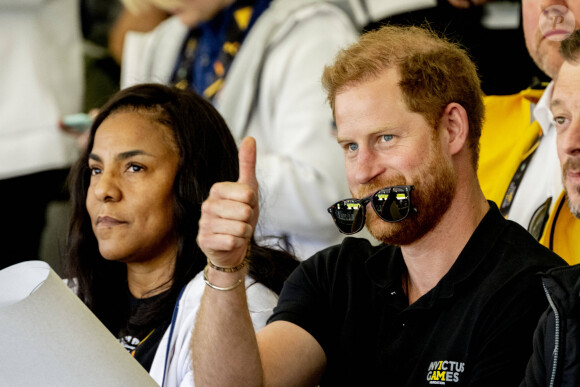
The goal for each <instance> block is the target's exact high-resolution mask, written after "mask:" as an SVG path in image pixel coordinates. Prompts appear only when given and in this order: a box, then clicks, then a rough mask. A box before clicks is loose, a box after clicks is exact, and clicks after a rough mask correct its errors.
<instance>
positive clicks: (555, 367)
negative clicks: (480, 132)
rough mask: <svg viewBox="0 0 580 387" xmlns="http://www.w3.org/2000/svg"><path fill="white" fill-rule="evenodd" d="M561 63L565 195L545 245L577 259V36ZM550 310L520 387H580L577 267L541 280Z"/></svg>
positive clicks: (558, 116)
mask: <svg viewBox="0 0 580 387" xmlns="http://www.w3.org/2000/svg"><path fill="white" fill-rule="evenodd" d="M560 53H561V54H562V57H563V58H564V63H563V64H562V67H561V68H560V72H559V74H558V79H557V80H556V83H555V85H554V92H553V95H552V100H551V103H550V110H551V111H552V114H553V115H554V125H555V126H556V132H557V135H556V144H557V150H558V158H559V159H560V165H561V167H562V183H563V185H564V191H563V192H562V194H561V195H560V197H559V198H558V201H557V202H556V207H555V209H554V211H553V212H552V213H551V214H550V219H549V220H548V227H547V229H546V232H547V233H548V237H549V241H550V243H552V244H553V245H554V247H557V248H558V249H559V250H562V251H565V252H566V254H568V256H572V257H576V258H577V259H576V260H579V259H580V243H579V238H578V237H579V236H580V30H576V31H575V32H574V33H573V34H572V35H571V36H570V37H568V38H567V39H566V40H563V41H562V45H561V46H560ZM542 282H543V285H544V289H545V290H546V295H547V297H548V299H549V301H550V308H549V309H548V310H547V312H546V314H545V315H543V316H542V319H541V320H540V322H539V324H538V329H537V330H536V333H535V336H534V354H533V355H532V357H531V359H530V362H529V364H528V368H527V370H526V378H525V380H524V382H523V383H522V386H546V385H550V386H577V385H579V384H580V353H579V352H578V340H579V339H580V335H579V333H578V332H580V330H579V328H580V318H579V317H578V316H579V315H578V311H579V310H580V297H579V296H578V295H579V294H580V264H577V265H574V266H570V267H561V268H555V269H552V270H550V271H548V272H547V273H545V274H544V275H542Z"/></svg>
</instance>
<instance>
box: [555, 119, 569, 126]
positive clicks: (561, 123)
mask: <svg viewBox="0 0 580 387" xmlns="http://www.w3.org/2000/svg"><path fill="white" fill-rule="evenodd" d="M554 122H556V124H558V125H564V124H565V123H566V118H564V117H554Z"/></svg>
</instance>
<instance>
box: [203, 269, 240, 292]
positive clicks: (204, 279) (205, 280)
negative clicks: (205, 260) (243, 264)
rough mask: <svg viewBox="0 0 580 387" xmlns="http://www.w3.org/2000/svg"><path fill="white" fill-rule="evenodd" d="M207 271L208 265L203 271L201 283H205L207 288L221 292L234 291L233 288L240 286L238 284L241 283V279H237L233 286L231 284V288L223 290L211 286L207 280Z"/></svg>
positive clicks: (219, 287)
mask: <svg viewBox="0 0 580 387" xmlns="http://www.w3.org/2000/svg"><path fill="white" fill-rule="evenodd" d="M208 269H209V265H206V266H205V269H203V281H204V282H205V284H206V285H207V286H209V287H210V288H212V289H215V290H222V291H228V290H234V289H235V288H237V287H238V286H240V284H241V283H242V279H241V278H239V279H238V281H237V282H236V283H235V284H233V285H232V286H228V287H225V288H223V287H221V286H216V285H214V284H212V283H211V282H209V280H208V279H207V271H208Z"/></svg>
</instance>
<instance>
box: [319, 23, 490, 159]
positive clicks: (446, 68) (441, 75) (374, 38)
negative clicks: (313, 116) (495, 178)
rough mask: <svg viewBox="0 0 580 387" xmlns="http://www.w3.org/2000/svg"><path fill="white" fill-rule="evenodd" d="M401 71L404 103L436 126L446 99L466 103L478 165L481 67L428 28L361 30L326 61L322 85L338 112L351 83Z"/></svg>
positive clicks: (469, 139)
mask: <svg viewBox="0 0 580 387" xmlns="http://www.w3.org/2000/svg"><path fill="white" fill-rule="evenodd" d="M391 68H394V69H396V70H397V71H398V72H399V75H400V78H401V80H400V82H399V87H400V88H401V92H402V95H403V98H404V100H405V104H406V105H407V107H408V108H409V110H411V111H412V112H415V113H419V114H421V115H422V116H423V117H424V118H425V119H426V121H427V122H428V123H429V124H430V125H431V126H433V128H437V127H438V125H439V122H440V119H441V116H442V114H443V111H444V110H445V108H446V107H447V105H448V104H450V103H452V102H456V103H458V104H460V105H461V106H463V108H464V109H465V110H466V112H467V117H468V121H469V134H468V140H467V141H468V146H469V148H470V149H471V151H472V162H473V166H474V168H475V169H477V161H478V157H479V138H480V137H481V127H482V124H483V119H484V106H483V92H482V90H481V84H480V80H479V76H478V74H477V69H476V66H475V64H474V63H473V61H472V60H471V59H470V57H469V55H468V54H467V52H466V51H465V50H463V49H462V48H460V47H459V46H458V45H457V44H455V43H452V42H450V41H448V40H447V39H445V38H442V37H440V36H438V35H437V34H436V33H435V32H433V31H432V30H430V29H428V28H422V27H415V26H405V27H400V26H389V25H387V26H383V27H381V28H379V29H377V30H373V31H370V32H367V33H365V34H363V35H362V36H361V37H360V38H359V40H358V41H357V42H356V43H354V44H352V45H351V46H349V47H347V48H345V49H343V50H341V51H339V53H338V54H337V56H336V58H335V61H334V63H333V64H331V65H329V66H326V67H325V69H324V73H323V75H322V84H323V86H324V88H325V89H326V91H327V95H328V101H329V102H330V107H331V108H332V111H333V113H334V109H335V99H336V95H337V94H339V93H340V92H341V91H343V90H344V89H345V88H347V87H349V86H353V85H356V84H358V83H361V82H365V81H369V80H372V79H374V78H377V77H379V76H380V75H381V74H382V73H383V72H384V71H385V70H388V69H391Z"/></svg>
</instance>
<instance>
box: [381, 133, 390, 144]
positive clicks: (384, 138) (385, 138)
mask: <svg viewBox="0 0 580 387" xmlns="http://www.w3.org/2000/svg"><path fill="white" fill-rule="evenodd" d="M392 139H393V135H392V134H383V135H382V136H381V140H383V141H384V142H388V141H391V140H392Z"/></svg>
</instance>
